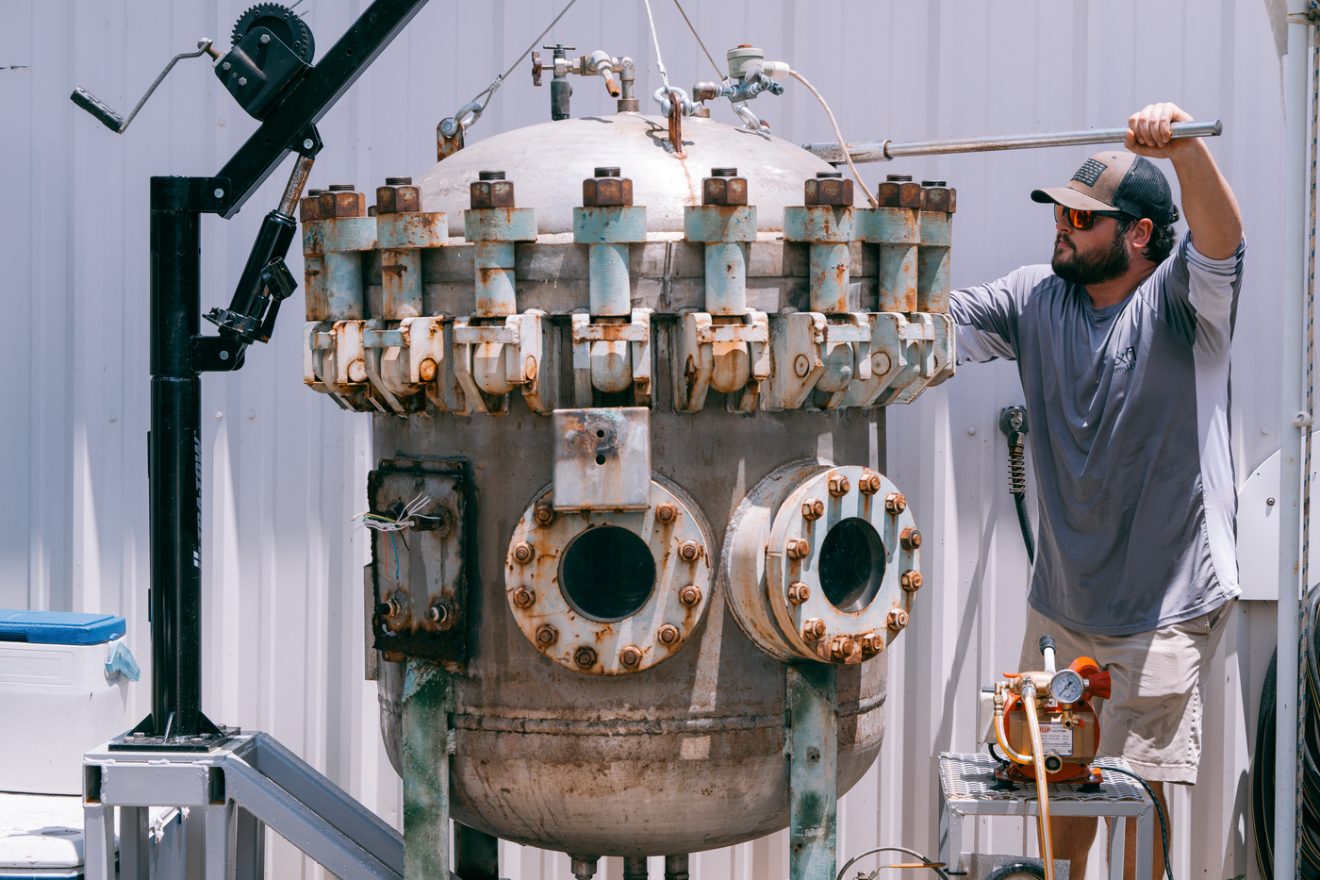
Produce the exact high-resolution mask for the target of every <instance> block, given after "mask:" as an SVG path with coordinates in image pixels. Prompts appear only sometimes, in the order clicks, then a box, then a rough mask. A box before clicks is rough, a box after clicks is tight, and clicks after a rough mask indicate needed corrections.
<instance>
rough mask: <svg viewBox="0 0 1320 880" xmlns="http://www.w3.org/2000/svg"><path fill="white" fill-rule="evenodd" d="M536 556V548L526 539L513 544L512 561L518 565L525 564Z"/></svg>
mask: <svg viewBox="0 0 1320 880" xmlns="http://www.w3.org/2000/svg"><path fill="white" fill-rule="evenodd" d="M535 558H536V548H534V547H533V546H532V545H531V544H528V543H527V542H526V541H519V542H518V543H517V544H514V545H513V561H514V562H516V563H518V564H519V565H526V564H528V563H529V562H531V561H532V560H533V559H535Z"/></svg>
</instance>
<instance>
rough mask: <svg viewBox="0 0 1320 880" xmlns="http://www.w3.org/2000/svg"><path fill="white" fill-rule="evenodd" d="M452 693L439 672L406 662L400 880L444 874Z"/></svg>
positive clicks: (420, 879) (446, 865)
mask: <svg viewBox="0 0 1320 880" xmlns="http://www.w3.org/2000/svg"><path fill="white" fill-rule="evenodd" d="M452 707H453V689H452V687H451V685H450V682H449V677H448V676H447V675H446V674H445V672H444V670H442V669H440V667H438V666H435V665H433V664H430V663H424V662H422V661H420V660H412V659H409V660H408V667H407V671H406V672H405V673H404V680H403V755H402V757H403V839H404V877H405V878H406V880H432V878H435V877H443V876H445V875H446V874H447V873H448V871H449V756H448V754H447V753H446V754H441V755H436V754H435V748H434V746H435V743H437V742H439V743H441V744H442V748H445V749H446V750H447V748H448V742H449V736H450V720H449V713H450V712H451V711H452Z"/></svg>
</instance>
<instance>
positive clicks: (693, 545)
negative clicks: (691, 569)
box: [678, 541, 701, 562]
mask: <svg viewBox="0 0 1320 880" xmlns="http://www.w3.org/2000/svg"><path fill="white" fill-rule="evenodd" d="M700 557H701V545H699V544H698V543H697V542H696V541H684V542H683V543H681V544H679V545H678V558H679V559H681V560H683V561H684V562H696V561H697V560H698V559H699V558H700Z"/></svg>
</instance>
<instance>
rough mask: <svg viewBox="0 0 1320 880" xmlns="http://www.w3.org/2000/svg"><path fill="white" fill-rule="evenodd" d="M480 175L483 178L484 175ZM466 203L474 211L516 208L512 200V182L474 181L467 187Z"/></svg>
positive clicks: (483, 173)
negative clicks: (474, 209)
mask: <svg viewBox="0 0 1320 880" xmlns="http://www.w3.org/2000/svg"><path fill="white" fill-rule="evenodd" d="M481 173H482V175H483V177H484V175H485V174H486V172H484V171H483V172H481ZM468 203H469V205H470V207H472V208H476V209H481V208H513V207H517V206H516V204H515V203H514V199H513V181H512V180H502V179H501V180H484V179H483V180H474V181H472V183H471V184H470V185H469V186H468Z"/></svg>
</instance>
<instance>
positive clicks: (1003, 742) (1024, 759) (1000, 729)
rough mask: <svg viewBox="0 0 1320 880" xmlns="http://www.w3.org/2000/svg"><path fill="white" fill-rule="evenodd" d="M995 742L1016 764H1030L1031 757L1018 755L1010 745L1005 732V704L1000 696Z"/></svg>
mask: <svg viewBox="0 0 1320 880" xmlns="http://www.w3.org/2000/svg"><path fill="white" fill-rule="evenodd" d="M994 728H995V740H996V741H997V742H998V743H999V747H1000V748H1001V749H1003V750H1004V754H1005V755H1007V756H1008V759H1009V760H1010V761H1012V762H1013V763H1014V764H1030V763H1031V756H1030V755H1023V754H1020V753H1018V752H1017V751H1016V750H1014V748H1013V747H1012V746H1010V745H1009V744H1008V734H1007V733H1006V732H1005V731H1004V703H1003V700H1001V699H1000V698H999V697H998V696H996V697H995V723H994Z"/></svg>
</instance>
